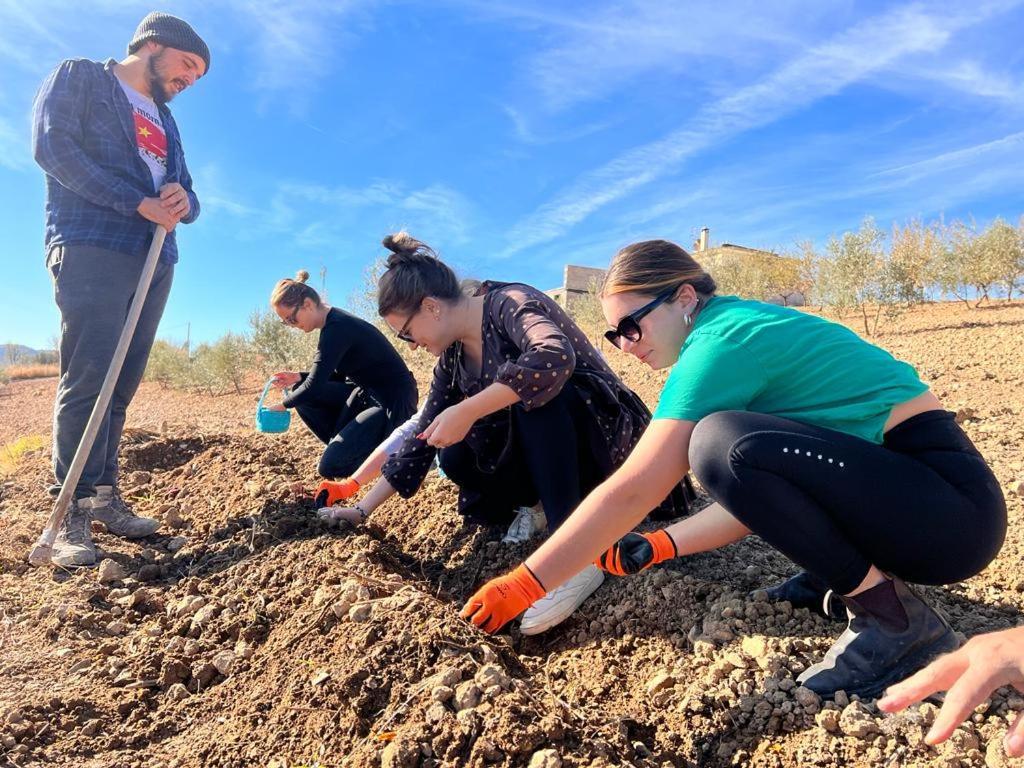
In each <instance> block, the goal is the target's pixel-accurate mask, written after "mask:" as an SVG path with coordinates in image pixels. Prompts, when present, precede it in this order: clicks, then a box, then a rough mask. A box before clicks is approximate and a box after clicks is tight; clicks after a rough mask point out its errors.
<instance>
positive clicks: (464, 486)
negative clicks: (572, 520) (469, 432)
mask: <svg viewBox="0 0 1024 768" xmlns="http://www.w3.org/2000/svg"><path fill="white" fill-rule="evenodd" d="M592 421H593V416H591V415H590V414H589V413H588V411H587V410H586V407H585V406H584V404H583V402H582V401H581V400H580V396H579V394H578V393H577V391H576V388H575V387H573V386H572V385H571V384H566V385H565V386H564V387H563V388H562V391H561V392H560V393H559V394H558V396H557V397H555V398H554V399H553V400H551V401H550V402H548V403H547V404H545V405H544V406H543V407H541V408H535V409H533V410H531V411H527V410H525V409H523V408H521V407H518V406H513V408H512V440H511V443H510V445H509V446H508V448H507V449H506V451H505V454H504V456H503V458H502V461H501V462H500V463H499V464H498V466H497V468H496V470H495V471H494V472H484V471H483V470H481V469H480V468H479V466H478V464H477V460H476V455H475V454H474V452H473V450H472V449H471V448H470V447H469V446H468V445H466V443H465V441H463V442H461V443H456V444H455V445H452V446H449V447H448V448H444V449H442V450H441V456H440V463H441V469H442V470H444V473H445V474H446V475H448V477H449V478H450V479H451V480H452V482H454V483H455V484H456V485H458V486H459V491H460V503H459V508H460V510H461V511H462V513H463V514H465V515H467V516H469V517H472V518H474V519H476V520H478V521H480V522H484V523H490V524H493V525H500V524H507V523H508V522H510V520H511V518H512V512H513V510H514V509H515V508H516V507H521V506H530V505H533V504H536V503H537V501H538V500H539V501H540V502H541V503H542V504H543V505H544V514H545V516H546V517H547V520H548V528H549V530H552V531H553V530H555V529H556V528H558V526H560V525H561V524H562V523H563V522H565V519H566V518H567V517H568V516H569V515H570V514H571V513H572V511H573V510H574V509H576V507H577V506H579V503H580V501H582V500H583V498H584V497H585V496H586V495H587V494H588V493H590V491H592V490H593V489H594V488H596V487H597V486H598V484H600V483H601V482H602V481H603V480H604V479H605V478H606V477H607V476H608V474H609V472H610V462H602V461H601V460H600V458H599V456H598V455H597V445H596V443H595V440H594V433H593V432H592V431H591V422H592Z"/></svg>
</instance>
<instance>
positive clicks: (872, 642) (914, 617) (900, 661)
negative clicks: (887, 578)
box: [797, 579, 960, 699]
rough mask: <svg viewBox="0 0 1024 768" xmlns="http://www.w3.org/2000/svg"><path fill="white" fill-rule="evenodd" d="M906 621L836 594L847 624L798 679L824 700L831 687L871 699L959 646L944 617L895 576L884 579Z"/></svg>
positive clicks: (833, 692)
mask: <svg viewBox="0 0 1024 768" xmlns="http://www.w3.org/2000/svg"><path fill="white" fill-rule="evenodd" d="M889 583H890V584H891V585H892V586H891V589H893V590H894V591H895V599H896V600H898V601H899V604H900V605H901V606H902V607H903V612H904V613H905V615H906V621H905V622H901V623H900V624H899V625H894V624H893V622H892V621H890V620H888V619H884V618H882V617H880V616H877V615H874V614H873V613H872V612H870V611H869V610H867V608H866V607H865V606H864V605H863V604H862V603H859V602H858V601H857V598H856V597H842V598H840V599H841V600H842V601H843V602H844V603H845V604H846V607H847V611H848V614H849V624H848V625H847V627H846V630H845V631H844V632H843V634H842V635H840V636H839V639H838V640H836V641H835V643H833V644H832V647H831V648H829V649H828V652H827V653H826V654H825V658H824V659H822V660H821V661H819V662H818V663H817V664H814V665H813V666H811V667H808V668H807V669H806V670H804V672H803V674H801V675H800V676H799V677H798V678H797V682H798V683H800V684H801V685H804V686H806V687H808V688H810V689H811V690H812V691H814V692H815V693H816V694H818V695H819V696H821V697H823V698H830V697H831V696H833V695H834V694H835V692H836V691H846V693H847V694H849V695H851V696H852V695H854V694H856V695H857V696H860V697H861V698H862V699H873V698H875V697H877V696H878V695H880V694H881V693H882V691H884V690H885V689H886V688H887V687H889V686H890V685H891V684H893V683H895V682H897V681H899V680H902V679H903V678H905V677H907V676H908V675H911V674H913V673H914V672H916V671H917V670H919V669H921V668H922V667H923V666H925V665H926V664H927V663H928V662H929V661H931V660H932V659H933V658H934V657H936V656H938V655H940V654H942V653H946V652H947V651H952V650H955V649H957V648H958V647H959V646H960V641H959V639H958V638H957V636H956V634H955V633H954V632H953V630H952V629H950V627H949V624H947V623H946V620H945V619H944V618H943V617H942V616H940V615H939V614H938V612H936V611H935V610H934V609H933V608H932V607H931V606H930V605H928V603H926V602H925V601H924V600H923V599H921V598H920V597H919V596H918V595H917V594H916V593H915V592H914V591H913V590H911V589H910V587H908V586H907V585H906V584H905V583H904V582H902V581H901V580H900V579H893V580H892V581H891V582H889Z"/></svg>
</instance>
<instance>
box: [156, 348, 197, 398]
mask: <svg viewBox="0 0 1024 768" xmlns="http://www.w3.org/2000/svg"><path fill="white" fill-rule="evenodd" d="M190 367H191V362H190V361H189V359H188V353H187V352H186V351H185V348H184V346H181V345H178V344H172V343H171V342H169V341H165V340H163V339H157V340H156V341H155V342H153V348H152V349H151V350H150V352H149V362H148V363H147V364H146V381H155V382H158V383H159V384H160V386H161V387H164V388H165V389H166V388H168V387H182V388H183V387H187V386H188V385H189V383H190V382H189V376H190V373H189V368H190Z"/></svg>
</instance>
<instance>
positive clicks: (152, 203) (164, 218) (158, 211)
mask: <svg viewBox="0 0 1024 768" xmlns="http://www.w3.org/2000/svg"><path fill="white" fill-rule="evenodd" d="M135 210H137V211H138V212H139V215H140V216H142V218H144V219H149V220H150V221H152V222H153V223H154V224H159V225H160V226H162V227H163V228H164V229H166V230H167V231H168V232H172V231H173V230H174V227H175V226H176V225H177V224H178V221H179V220H180V219H181V217H180V216H175V215H174V214H172V213H171V212H170V211H168V210H167V209H166V208H164V207H163V204H162V202H161V200H160V198H159V197H144V198H142V202H141V203H139V207H138V208H136V209H135Z"/></svg>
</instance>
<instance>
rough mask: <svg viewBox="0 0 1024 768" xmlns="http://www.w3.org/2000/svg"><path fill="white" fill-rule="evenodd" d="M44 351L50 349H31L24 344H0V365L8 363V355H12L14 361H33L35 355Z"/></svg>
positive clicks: (9, 361)
mask: <svg viewBox="0 0 1024 768" xmlns="http://www.w3.org/2000/svg"><path fill="white" fill-rule="evenodd" d="M44 351H50V350H42V349H32V347H26V346H25V345H24V344H11V343H8V344H0V365H9V364H10V363H11V360H10V359H9V358H10V357H13V358H14V362H16V363H28V362H33V361H34V360H35V357H36V355H38V354H39V353H40V352H44Z"/></svg>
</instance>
